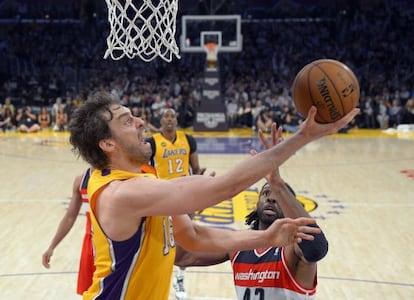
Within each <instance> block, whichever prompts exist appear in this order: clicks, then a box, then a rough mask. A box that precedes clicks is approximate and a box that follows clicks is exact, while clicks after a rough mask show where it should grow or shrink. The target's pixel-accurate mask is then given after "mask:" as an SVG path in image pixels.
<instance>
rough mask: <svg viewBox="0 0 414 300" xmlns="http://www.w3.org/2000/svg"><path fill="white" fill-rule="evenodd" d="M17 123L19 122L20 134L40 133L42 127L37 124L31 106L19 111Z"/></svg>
mask: <svg viewBox="0 0 414 300" xmlns="http://www.w3.org/2000/svg"><path fill="white" fill-rule="evenodd" d="M16 121H17V122H18V127H17V129H18V131H19V132H27V133H32V132H38V131H39V130H40V126H39V124H38V123H37V116H36V115H35V114H34V113H33V112H32V108H31V106H26V107H24V108H22V109H21V110H18V111H17V115H16Z"/></svg>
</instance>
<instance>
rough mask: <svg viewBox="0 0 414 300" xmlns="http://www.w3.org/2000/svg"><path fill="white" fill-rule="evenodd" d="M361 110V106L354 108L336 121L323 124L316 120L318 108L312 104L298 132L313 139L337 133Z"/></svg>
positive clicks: (308, 138) (310, 139)
mask: <svg viewBox="0 0 414 300" xmlns="http://www.w3.org/2000/svg"><path fill="white" fill-rule="evenodd" d="M359 111H360V109H359V108H354V109H352V110H351V111H350V112H349V113H347V114H346V115H345V116H344V117H342V118H341V119H339V120H338V121H336V122H333V123H326V124H321V123H318V122H316V121H315V115H316V112H317V110H316V107H315V106H312V107H311V108H310V110H309V113H308V116H307V117H306V119H305V121H304V122H303V123H302V125H301V126H300V128H299V131H298V132H297V134H300V135H302V136H304V137H305V138H306V139H307V140H309V141H312V140H316V139H318V138H320V137H323V136H326V135H330V134H334V133H337V132H338V130H339V129H341V128H343V127H345V126H346V125H347V124H348V123H349V122H351V121H352V119H353V118H354V117H355V116H356V115H357V114H358V113H359Z"/></svg>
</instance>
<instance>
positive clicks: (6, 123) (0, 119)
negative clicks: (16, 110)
mask: <svg viewBox="0 0 414 300" xmlns="http://www.w3.org/2000/svg"><path fill="white" fill-rule="evenodd" d="M12 128H13V124H12V113H11V110H10V108H9V107H0V129H1V130H3V131H4V132H5V131H9V130H11V129H12Z"/></svg>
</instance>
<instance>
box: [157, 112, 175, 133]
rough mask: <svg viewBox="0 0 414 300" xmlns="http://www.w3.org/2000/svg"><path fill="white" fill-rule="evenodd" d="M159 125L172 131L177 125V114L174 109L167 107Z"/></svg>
mask: <svg viewBox="0 0 414 300" xmlns="http://www.w3.org/2000/svg"><path fill="white" fill-rule="evenodd" d="M160 122H161V126H162V128H163V129H164V130H167V131H173V130H175V128H176V127H177V115H176V113H175V111H174V110H172V109H167V110H166V111H165V112H164V113H163V114H162V118H161V120H160Z"/></svg>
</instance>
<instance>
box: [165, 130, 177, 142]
mask: <svg viewBox="0 0 414 300" xmlns="http://www.w3.org/2000/svg"><path fill="white" fill-rule="evenodd" d="M161 134H162V136H163V137H164V138H165V139H167V140H169V141H170V142H171V143H174V142H175V140H176V139H177V135H176V133H175V131H171V132H169V131H168V132H167V131H162V132H161Z"/></svg>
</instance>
